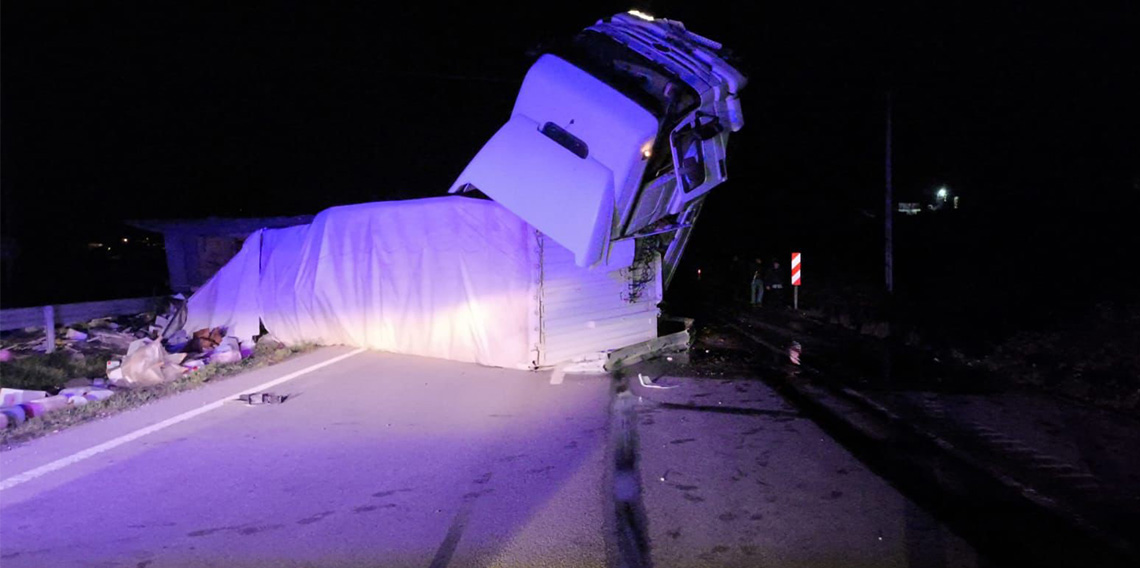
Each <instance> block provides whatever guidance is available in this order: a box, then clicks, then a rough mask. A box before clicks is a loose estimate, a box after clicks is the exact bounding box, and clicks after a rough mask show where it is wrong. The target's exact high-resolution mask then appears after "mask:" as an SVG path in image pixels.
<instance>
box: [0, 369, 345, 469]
mask: <svg viewBox="0 0 1140 568" xmlns="http://www.w3.org/2000/svg"><path fill="white" fill-rule="evenodd" d="M365 351H367V349H365V348H363V347H362V348H360V349H356V350H354V351H350V352H348V353H345V354H343V355H337V356H336V357H333V358H332V359H329V360H327V361H321V362H320V363H317V364H315V365H310V366H308V367H305V368H304V369H301V370H299V371H294V372H292V373H289V374H288V375H285V376H283V377H278V378H276V379H273V380H271V381H267V382H265V383H262V384H260V385H257V386H255V387H252V388H249V389H242V390H241V391H238V392H237V393H235V394H232V395H230V396H227V397H224V398H221V399H218V400H216V401H214V402H211V403H209V404H206V405H203V406H200V407H198V408H195V409H193V410H188V411H186V412H183V413H182V414H179V415H178V416H174V417H172V418H167V419H166V420H163V421H162V422H158V423H156V424H151V425H150V426H146V427H144V428H139V429H138V430H135V431H134V432H129V433H127V434H123V435H122V436H119V437H117V438H113V439H111V440H108V441H106V442H103V443H102V444H99V445H96V446H92V447H90V448H87V449H86V450H83V451H80V452H76V453H74V454H71V455H70V456H67V457H63V458H60V459H57V460H55V461H53V462H50V463H47V464H44V465H41V466H39V467H36V468H32V469H30V470H28V471H25V472H24V473H20V474H17V475H13V476H12V477H9V478H7V479H5V480H3V481H0V491H4V490H6V489H11V488H13V487H16V486H17V485H20V484H23V483H26V482H28V481H31V480H33V479H36V478H37V477H41V476H43V475H45V474H48V473H51V472H53V471H56V470H60V469H63V468H65V467H67V466H69V465H72V464H75V463H79V462H81V461H83V460H86V459H88V458H91V457H94V456H96V455H99V454H101V453H103V452H106V451H108V450H112V449H114V448H117V447H119V446H121V445H123V444H126V443H127V442H131V441H134V440H137V439H139V438H142V437H143V436H146V435H148V434H153V433H155V432H158V431H159V430H164V429H166V428H168V427H170V426H173V425H175V424H178V423H180V422H185V421H187V420H189V419H191V418H194V417H195V416H198V415H199V414H205V413H207V412H209V411H211V410H215V409H218V408H221V407H222V405H223V404H225V403H227V402H229V401H231V400H234V399H236V398H237V397H238V396H240V395H241V394H243V393H246V392H257V391H260V390H264V389H267V388H270V387H274V386H277V385H279V384H281V383H284V382H286V381H291V380H293V379H295V378H297V377H300V376H301V375H305V374H308V373H311V372H313V371H316V370H317V369H321V368H324V367H327V366H329V365H333V364H335V363H339V362H341V361H343V360H345V359H348V358H349V357H352V356H355V355H359V354H361V353H363V352H365Z"/></svg>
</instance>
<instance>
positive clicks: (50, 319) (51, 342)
mask: <svg viewBox="0 0 1140 568" xmlns="http://www.w3.org/2000/svg"><path fill="white" fill-rule="evenodd" d="M44 331H45V332H46V333H47V351H45V353H51V352H53V351H55V308H53V307H51V306H44Z"/></svg>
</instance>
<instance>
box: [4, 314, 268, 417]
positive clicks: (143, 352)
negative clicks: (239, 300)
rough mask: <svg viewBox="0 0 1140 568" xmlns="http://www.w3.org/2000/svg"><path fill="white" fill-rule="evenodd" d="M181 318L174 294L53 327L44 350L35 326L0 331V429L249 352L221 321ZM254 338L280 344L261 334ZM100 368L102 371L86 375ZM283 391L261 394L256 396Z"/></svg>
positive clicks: (233, 359)
mask: <svg viewBox="0 0 1140 568" xmlns="http://www.w3.org/2000/svg"><path fill="white" fill-rule="evenodd" d="M185 322H186V298H185V297H183V296H181V295H176V296H172V297H171V298H170V301H169V307H168V309H167V311H166V312H165V313H160V314H154V313H149V314H138V315H133V316H116V317H105V318H97V319H93V320H90V321H88V322H86V323H78V324H73V325H71V326H69V327H64V328H61V329H59V330H58V333H55V334H53V337H54V344H53V345H52V347H53V348H54V349H53V351H54V353H50V354H49V353H47V351H48V346H49V344H48V340H47V339H46V338H45V337H44V335H45V334H44V330H43V329H42V328H27V329H20V330H13V331H6V332H3V333H0V363H2V364H3V365H4V370H3V374H2V376H0V381H2V382H3V384H4V386H5V388H3V389H2V391H3V401H2V404H0V416H2V418H0V430H3V429H5V428H9V427H15V426H18V425H20V424H22V423H24V422H25V421H27V420H28V419H29V418H34V417H38V416H42V415H43V414H45V413H48V412H53V411H57V410H60V409H65V408H69V407H78V406H83V405H86V404H88V403H90V402H96V401H101V400H106V399H107V398H109V397H111V396H113V395H114V394H115V392H116V391H115V390H114V389H122V388H128V389H134V388H140V387H149V386H155V385H159V384H163V383H169V382H172V381H174V380H176V379H178V378H180V377H183V376H185V375H186V374H187V373H190V372H191V371H195V370H198V369H201V368H202V367H204V366H206V364H207V363H215V364H228V363H236V362H238V361H241V360H242V359H244V358H246V357H249V356H250V355H251V354H252V351H253V347H254V345H253V344H249V345H246V346H243V345H242V344H241V343H240V342H239V341H238V339H237V338H236V337H227V336H226V330H225V329H224V328H220V327H218V328H213V329H200V330H196V331H193V332H192V333H191V332H190V331H192V330H184V329H182V327H183V326H184V324H185ZM262 341H263V342H272V343H276V344H278V345H280V342H279V341H277V340H276V339H274V338H272V337H268V336H266V337H263V338H262ZM280 347H282V348H284V347H285V346H284V345H280ZM92 367H94V368H92ZM91 371H94V373H91ZM100 372H102V373H105V375H106V378H102V377H99V378H87V377H90V376H91V374H96V375H97V374H100ZM77 375H78V377H79V378H73V377H76V376H77ZM84 375H86V377H85V376H84ZM9 387H23V388H9ZM285 398H287V397H285V396H277V395H267V396H266V397H263V398H261V399H259V401H258V403H280V402H283V401H284V400H285Z"/></svg>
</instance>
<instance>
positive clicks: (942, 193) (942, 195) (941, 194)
mask: <svg viewBox="0 0 1140 568" xmlns="http://www.w3.org/2000/svg"><path fill="white" fill-rule="evenodd" d="M948 195H950V192H949V191H947V190H946V188H945V187H943V188H942V189H939V190H938V199H941V200H943V201H945V200H946V196H948Z"/></svg>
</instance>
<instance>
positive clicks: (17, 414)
mask: <svg viewBox="0 0 1140 568" xmlns="http://www.w3.org/2000/svg"><path fill="white" fill-rule="evenodd" d="M0 414H3V415H4V416H6V417H7V418H8V425H9V426H19V425H20V424H23V423H24V421H25V420H27V419H28V414H27V413H26V412H24V409H23V407H20V406H5V407H3V408H0Z"/></svg>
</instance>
